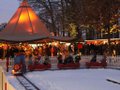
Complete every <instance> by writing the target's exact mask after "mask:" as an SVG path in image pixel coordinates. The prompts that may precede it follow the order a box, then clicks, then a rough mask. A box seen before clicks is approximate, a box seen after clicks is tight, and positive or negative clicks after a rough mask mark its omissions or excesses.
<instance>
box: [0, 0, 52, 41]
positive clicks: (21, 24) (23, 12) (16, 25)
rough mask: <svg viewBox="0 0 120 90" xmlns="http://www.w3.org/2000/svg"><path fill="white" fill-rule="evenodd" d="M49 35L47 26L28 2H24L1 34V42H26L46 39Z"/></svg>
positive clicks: (24, 0)
mask: <svg viewBox="0 0 120 90" xmlns="http://www.w3.org/2000/svg"><path fill="white" fill-rule="evenodd" d="M49 35H50V33H49V31H48V30H47V28H46V26H45V24H44V23H43V22H42V21H41V20H40V19H39V17H38V16H37V15H36V14H35V12H34V11H33V10H32V8H31V7H30V6H29V4H28V3H27V1H26V0H23V2H22V3H21V4H20V6H19V8H18V9H17V11H16V13H15V14H14V15H13V17H12V18H11V19H10V21H9V22H8V24H7V26H6V27H5V29H4V30H2V31H1V32H0V40H3V41H14V42H15V41H16V42H24V41H32V40H40V39H45V38H48V37H49Z"/></svg>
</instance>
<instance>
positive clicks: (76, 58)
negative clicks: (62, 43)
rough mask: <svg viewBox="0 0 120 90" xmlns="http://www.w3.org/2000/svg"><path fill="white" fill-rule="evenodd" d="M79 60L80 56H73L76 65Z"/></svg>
mask: <svg viewBox="0 0 120 90" xmlns="http://www.w3.org/2000/svg"><path fill="white" fill-rule="evenodd" d="M80 60H81V56H80V54H77V55H76V56H75V63H78V62H79V61H80Z"/></svg>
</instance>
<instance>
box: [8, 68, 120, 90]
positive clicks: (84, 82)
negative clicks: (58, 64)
mask: <svg viewBox="0 0 120 90" xmlns="http://www.w3.org/2000/svg"><path fill="white" fill-rule="evenodd" d="M25 76H26V77H27V78H28V79H29V80H30V81H32V82H33V83H35V85H37V86H38V87H39V88H40V89H41V90H120V85H119V84H115V83H112V82H108V81H107V80H106V79H112V80H117V81H120V71H119V70H114V69H74V70H54V71H50V70H47V71H33V72H28V73H26V74H25ZM8 77H9V80H10V82H11V84H12V85H13V86H15V88H16V90H24V89H23V88H22V87H20V85H19V83H18V81H16V79H15V78H14V76H10V75H8Z"/></svg>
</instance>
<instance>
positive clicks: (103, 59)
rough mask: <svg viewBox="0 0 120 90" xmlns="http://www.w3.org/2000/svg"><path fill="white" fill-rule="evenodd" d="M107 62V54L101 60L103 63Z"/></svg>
mask: <svg viewBox="0 0 120 90" xmlns="http://www.w3.org/2000/svg"><path fill="white" fill-rule="evenodd" d="M106 62H107V57H106V54H105V53H104V54H103V58H102V59H101V63H106Z"/></svg>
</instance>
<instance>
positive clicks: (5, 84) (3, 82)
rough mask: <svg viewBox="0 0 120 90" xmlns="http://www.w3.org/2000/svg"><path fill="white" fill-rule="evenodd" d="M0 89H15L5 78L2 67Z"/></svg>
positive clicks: (0, 70) (0, 69)
mask: <svg viewBox="0 0 120 90" xmlns="http://www.w3.org/2000/svg"><path fill="white" fill-rule="evenodd" d="M0 90H15V88H14V87H13V86H12V85H11V84H10V83H9V82H8V80H7V79H6V76H5V74H4V71H3V69H2V67H0Z"/></svg>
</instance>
